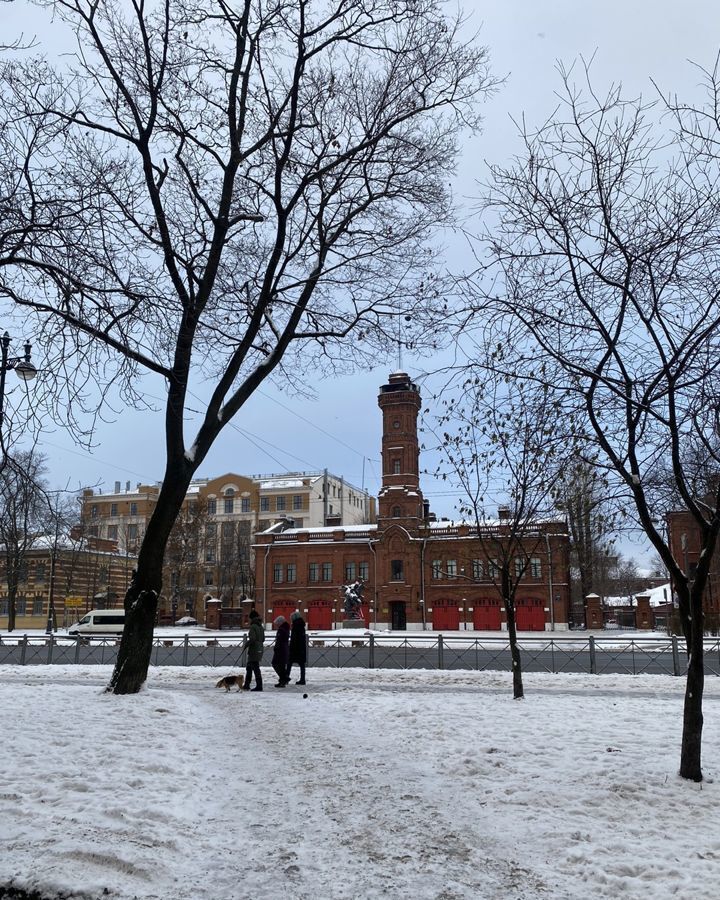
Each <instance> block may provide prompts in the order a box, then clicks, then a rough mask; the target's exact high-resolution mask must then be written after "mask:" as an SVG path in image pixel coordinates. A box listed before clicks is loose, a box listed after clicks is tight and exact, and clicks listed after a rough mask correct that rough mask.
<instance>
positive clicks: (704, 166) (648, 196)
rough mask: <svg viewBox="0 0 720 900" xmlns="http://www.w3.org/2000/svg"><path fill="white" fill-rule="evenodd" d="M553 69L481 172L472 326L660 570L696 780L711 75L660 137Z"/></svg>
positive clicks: (705, 527) (717, 184) (709, 395)
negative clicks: (621, 512) (483, 184)
mask: <svg viewBox="0 0 720 900" xmlns="http://www.w3.org/2000/svg"><path fill="white" fill-rule="evenodd" d="M586 74H587V72H586ZM562 75H563V92H562V99H561V103H560V105H559V106H558V108H557V110H556V111H555V113H554V114H553V115H552V117H551V118H550V119H549V120H548V121H547V122H546V123H545V124H544V125H542V126H540V127H539V128H538V129H537V130H535V131H531V130H530V129H527V128H524V129H523V132H522V138H523V140H524V142H525V146H524V150H523V152H522V153H521V155H520V157H519V158H518V159H517V161H516V162H515V163H514V164H512V165H511V166H509V167H500V166H498V167H495V168H494V169H493V171H492V176H491V183H490V185H489V188H488V194H487V198H486V212H487V215H488V216H492V222H491V224H490V226H489V228H488V233H487V241H488V243H487V247H488V249H489V253H490V261H489V263H490V265H491V266H494V267H496V268H495V275H496V279H495V283H494V284H493V285H490V283H489V281H488V280H487V278H486V274H485V273H483V274H482V275H481V274H480V273H478V277H477V279H476V281H475V301H474V302H475V308H476V310H477V312H478V315H479V317H478V319H476V323H477V325H478V332H477V333H478V335H479V336H480V335H482V339H483V341H484V340H485V339H488V340H490V341H491V342H492V343H493V344H495V345H499V346H500V348H501V350H500V352H499V353H498V355H497V357H496V358H495V360H494V362H495V368H496V370H497V371H499V372H502V373H503V375H504V376H505V377H507V378H510V379H519V380H521V381H528V380H529V381H531V382H533V383H535V382H537V380H541V381H542V383H543V384H545V385H547V387H548V390H549V391H550V392H551V394H552V396H553V397H554V398H555V399H556V401H557V402H558V404H559V405H560V408H561V410H562V415H563V416H570V417H572V418H573V420H574V422H575V423H576V427H577V438H578V441H579V443H581V444H584V446H585V447H586V448H587V452H588V455H593V456H595V457H596V458H597V460H598V464H599V465H602V466H603V467H604V470H605V471H606V472H607V473H608V474H609V476H612V478H613V480H614V488H615V489H617V491H618V492H619V494H620V495H621V496H624V502H625V506H626V508H627V509H628V510H633V512H634V516H635V519H636V521H637V522H638V524H639V526H640V527H641V528H642V530H643V531H644V533H645V535H646V536H647V538H648V540H649V542H650V543H651V544H652V546H653V547H654V549H655V551H656V552H657V553H658V555H659V556H660V557H661V558H662V560H663V562H664V564H665V566H666V567H667V569H668V571H669V572H670V574H671V576H672V579H673V583H674V585H675V588H676V591H677V595H678V600H679V607H680V615H681V619H682V623H683V632H684V635H685V641H686V646H687V652H688V671H687V684H686V693H685V706H684V714H683V737H682V748H681V756H680V774H681V775H682V776H683V777H684V778H689V779H693V780H695V781H700V780H701V779H702V767H701V742H702V726H703V714H702V696H703V686H704V668H703V645H702V638H703V595H704V593H705V590H706V585H707V583H708V569H709V565H710V561H711V558H712V554H713V551H714V548H715V546H716V543H717V539H718V534H719V533H720V491H718V490H717V485H716V489H715V491H714V493H713V495H712V496H710V497H708V496H707V495H706V494H704V493H703V490H702V485H703V483H704V482H705V483H706V475H707V473H708V472H710V471H718V468H719V466H720V427H719V426H720V404H719V403H718V397H720V290H719V288H718V278H717V272H718V265H719V264H720V207H719V206H718V204H717V202H716V198H717V195H718V191H719V189H720V154H718V153H717V148H718V146H720V144H719V143H718V139H717V136H718V134H720V129H719V128H718V120H717V109H718V101H719V100H720V89H719V88H718V80H717V77H716V76H717V72H715V73H710V74H709V75H708V89H709V94H708V97H707V102H706V103H704V104H703V105H701V106H699V107H698V108H697V109H690V108H688V107H685V108H683V107H679V106H678V107H676V113H677V119H676V121H675V126H676V127H675V130H674V132H673V131H671V130H670V129H669V128H668V124H667V123H668V121H670V120H668V119H667V118H666V119H665V120H662V121H658V118H657V117H656V115H655V109H654V108H653V107H652V105H650V104H647V103H645V102H644V101H643V100H642V99H640V100H633V101H626V100H625V99H624V98H623V97H622V95H621V91H620V89H619V88H612V89H611V90H610V91H609V92H608V93H607V94H606V95H605V96H601V95H598V93H596V92H595V91H594V90H593V87H592V84H591V83H590V78H589V74H587V88H586V89H585V90H584V92H583V90H581V89H579V88H577V87H576V86H575V85H574V84H573V82H572V76H571V74H570V73H568V72H562ZM666 462H667V465H666ZM668 468H669V470H670V473H671V476H672V485H671V486H669V485H668V480H667V478H666V473H667V470H668ZM671 487H672V490H671V489H670V488H671ZM677 498H679V499H680V501H681V509H682V510H685V511H687V512H688V513H689V514H690V517H691V519H692V521H693V522H694V523H695V524H696V526H697V529H698V532H699V534H700V548H701V552H700V555H699V561H698V566H697V570H696V572H695V577H694V579H693V580H692V581H690V579H689V578H688V576H687V573H686V572H685V571H684V570H683V566H682V560H678V559H676V558H675V556H674V555H673V552H672V549H671V547H670V545H669V542H668V539H667V536H666V535H665V534H664V532H663V528H662V524H661V523H662V522H663V521H664V519H665V514H666V512H667V510H668V508H669V507H670V505H671V504H672V503H675V502H677Z"/></svg>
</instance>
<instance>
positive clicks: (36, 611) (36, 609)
mask: <svg viewBox="0 0 720 900" xmlns="http://www.w3.org/2000/svg"><path fill="white" fill-rule="evenodd" d="M32 614H33V615H34V616H41V615H42V614H43V600H42V597H35V599H34V600H33V605H32Z"/></svg>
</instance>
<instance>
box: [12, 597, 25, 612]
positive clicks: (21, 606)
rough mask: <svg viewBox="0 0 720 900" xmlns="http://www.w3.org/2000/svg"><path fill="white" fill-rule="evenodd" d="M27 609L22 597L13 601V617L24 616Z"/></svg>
mask: <svg viewBox="0 0 720 900" xmlns="http://www.w3.org/2000/svg"><path fill="white" fill-rule="evenodd" d="M26 609H27V601H26V600H25V598H24V597H18V599H17V600H16V601H15V615H17V616H24V615H25V611H26Z"/></svg>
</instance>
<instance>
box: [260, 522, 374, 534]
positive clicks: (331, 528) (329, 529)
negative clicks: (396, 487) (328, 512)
mask: <svg viewBox="0 0 720 900" xmlns="http://www.w3.org/2000/svg"><path fill="white" fill-rule="evenodd" d="M275 525H277V523H275ZM274 527H275V526H273V525H271V526H270V527H269V528H266V529H265V531H260V532H258V534H268V532H270V533H272V532H273V530H274ZM305 531H309V532H312V534H326V535H328V537H329V536H330V535H332V534H333V532H335V531H345V532H347V533H348V534H352V532H354V531H377V525H324V526H318V527H317V528H313V527H310V528H286V529H285V530H284V531H283V532H281V533H282V534H284V535H285V534H291V535H298V534H302V533H303V532H305Z"/></svg>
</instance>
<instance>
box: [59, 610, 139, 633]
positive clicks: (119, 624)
mask: <svg viewBox="0 0 720 900" xmlns="http://www.w3.org/2000/svg"><path fill="white" fill-rule="evenodd" d="M124 627H125V610H124V609H91V610H90V612H89V613H88V614H87V615H85V616H83V617H82V619H80V621H79V622H76V623H75V624H74V625H71V626H70V627H69V628H68V634H71V635H76V634H122V630H123V628H124Z"/></svg>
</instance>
